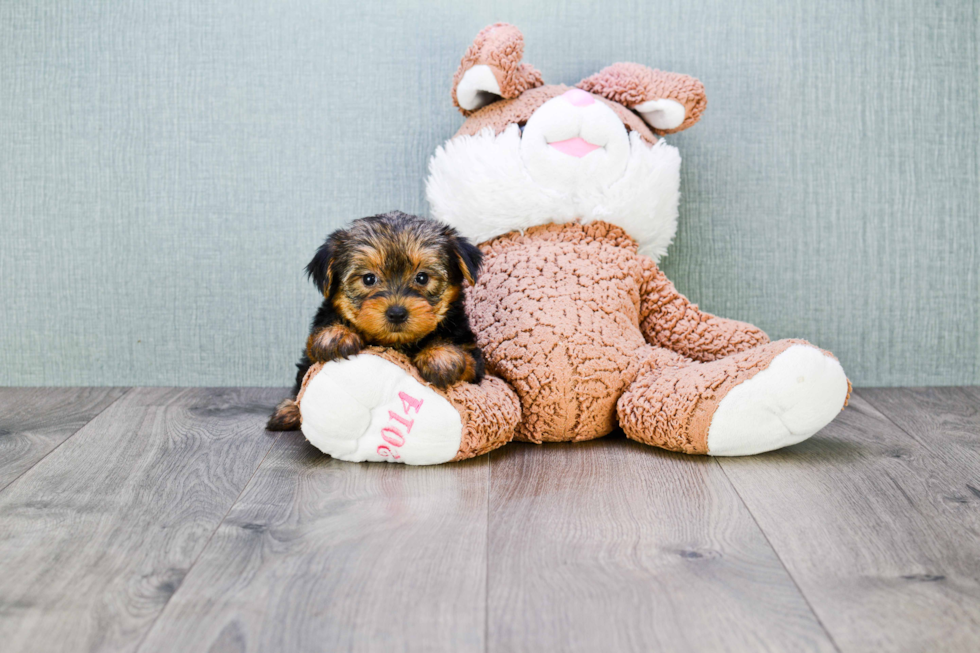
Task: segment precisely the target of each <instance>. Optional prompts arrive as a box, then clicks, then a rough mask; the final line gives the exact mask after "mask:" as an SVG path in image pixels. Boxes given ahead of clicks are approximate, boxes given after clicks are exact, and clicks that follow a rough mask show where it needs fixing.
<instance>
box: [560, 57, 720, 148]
mask: <svg viewBox="0 0 980 653" xmlns="http://www.w3.org/2000/svg"><path fill="white" fill-rule="evenodd" d="M577 86H578V88H580V89H582V90H583V91H588V92H590V93H595V94H596V95H601V96H603V97H605V98H607V99H609V100H612V101H613V102H618V103H619V104H622V105H625V106H627V107H629V108H631V109H632V108H633V107H635V106H636V105H638V104H642V103H643V102H646V101H648V100H659V99H667V100H674V101H676V102H679V103H681V104H682V105H684V110H685V114H684V122H682V123H681V124H680V126H678V127H676V128H674V129H657V130H655V131H656V133H658V134H673V133H675V132H679V131H681V130H684V129H687V128H688V127H690V126H691V125H693V124H694V123H696V122H697V121H698V120H700V119H701V114H702V113H703V112H704V109H705V107H707V106H708V98H707V96H706V95H705V92H704V84H702V83H701V82H700V81H699V80H697V79H695V78H693V77H689V76H688V75H681V74H678V73H668V72H664V71H662V70H654V69H650V68H647V67H646V66H644V65H641V64H638V63H615V64H613V65H611V66H607V67H606V68H603V69H602V70H601V71H599V72H597V73H596V74H595V75H592V76H591V77H587V78H585V79H583V80H582V81H581V82H579V83H578V84H577Z"/></svg>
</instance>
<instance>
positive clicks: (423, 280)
mask: <svg viewBox="0 0 980 653" xmlns="http://www.w3.org/2000/svg"><path fill="white" fill-rule="evenodd" d="M415 283H417V284H419V285H420V286H424V285H425V284H427V283H429V275H427V274H426V273H425V272H419V273H418V274H416V275H415Z"/></svg>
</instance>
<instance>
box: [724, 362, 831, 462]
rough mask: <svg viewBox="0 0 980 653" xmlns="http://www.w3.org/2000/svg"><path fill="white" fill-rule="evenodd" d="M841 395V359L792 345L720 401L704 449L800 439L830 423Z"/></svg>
mask: <svg viewBox="0 0 980 653" xmlns="http://www.w3.org/2000/svg"><path fill="white" fill-rule="evenodd" d="M846 398H847V376H846V375H845V374H844V369H843V368H842V367H841V365H840V363H838V362H837V360H835V359H834V358H831V357H830V356H827V355H826V354H824V353H823V352H822V351H820V350H819V349H817V348H816V347H809V346H807V345H793V346H792V347H790V348H788V349H787V350H786V351H784V352H782V353H781V354H779V355H777V356H776V357H775V358H774V359H773V360H772V362H771V363H769V367H767V368H766V369H764V370H762V371H761V372H759V373H758V374H756V375H755V376H753V377H752V378H751V379H749V380H748V381H745V382H744V383H741V384H739V385H737V386H735V387H734V388H732V389H731V390H730V391H729V392H728V394H727V395H725V397H724V398H723V399H722V400H721V402H720V403H719V404H718V408H717V410H716V411H715V414H714V416H713V417H712V418H711V426H710V427H709V429H708V453H709V454H710V455H712V456H750V455H752V454H757V453H762V452H764V451H772V450H773V449H779V448H781V447H788V446H790V445H793V444H796V443H798V442H802V441H803V440H806V439H807V438H808V437H810V436H811V435H813V434H814V433H816V432H817V431H819V430H820V429H822V428H823V427H824V426H826V425H827V424H829V423H830V421H831V420H833V419H834V417H836V416H837V415H838V414H839V413H840V410H841V408H843V406H844V401H845V400H846Z"/></svg>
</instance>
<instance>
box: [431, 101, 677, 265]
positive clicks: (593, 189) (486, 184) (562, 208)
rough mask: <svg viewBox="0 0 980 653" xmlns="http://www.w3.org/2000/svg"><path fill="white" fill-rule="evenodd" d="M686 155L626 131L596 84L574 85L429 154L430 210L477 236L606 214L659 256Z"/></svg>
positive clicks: (670, 229) (672, 221) (672, 228)
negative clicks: (527, 112)
mask: <svg viewBox="0 0 980 653" xmlns="http://www.w3.org/2000/svg"><path fill="white" fill-rule="evenodd" d="M680 161H681V160H680V155H679V153H678V152H677V149H676V148H674V147H672V146H670V145H667V144H666V143H665V142H664V141H663V140H660V141H658V142H657V144H656V145H652V146H651V145H650V144H649V143H647V142H646V141H644V140H643V139H642V138H640V136H639V135H638V134H636V133H632V132H631V133H627V131H626V128H625V126H624V125H623V123H622V121H621V120H620V119H619V117H618V116H617V115H616V114H615V113H614V112H613V110H612V109H610V108H609V107H608V106H607V105H606V104H605V103H603V102H601V101H599V100H597V99H595V98H594V96H592V95H591V94H590V93H586V92H585V91H581V90H579V89H571V90H569V91H568V92H567V93H565V94H564V95H560V96H558V97H554V98H552V99H550V100H548V101H547V102H545V103H544V104H543V105H541V106H540V107H539V108H538V109H537V110H536V111H535V112H534V113H533V114H532V115H531V117H530V119H529V120H528V121H527V124H526V125H525V126H524V129H523V134H522V130H521V128H520V127H519V126H518V125H517V124H511V125H509V126H508V127H507V128H506V129H505V130H504V131H503V132H501V133H500V134H494V133H493V130H492V129H491V128H487V129H484V130H483V131H481V132H480V133H478V134H476V135H474V136H457V137H455V138H453V139H451V140H449V141H448V142H446V144H445V145H443V146H442V147H440V148H438V149H437V150H436V153H435V154H434V155H433V156H432V159H431V160H430V161H429V178H428V180H427V182H426V196H427V198H428V200H429V204H430V206H431V208H432V215H433V217H435V218H437V219H439V220H442V221H444V222H446V223H448V224H450V225H452V226H453V227H455V228H456V229H457V230H459V231H460V233H462V234H463V235H464V236H466V237H468V238H470V239H471V240H472V241H473V242H477V243H480V242H484V241H486V240H489V239H491V238H494V237H496V236H499V235H502V234H505V233H507V232H509V231H514V230H515V229H525V228H527V227H532V226H536V225H542V224H548V223H567V222H581V223H588V222H591V221H593V220H604V221H606V222H610V223H613V224H616V225H618V226H620V227H622V228H623V229H625V230H626V232H627V233H629V234H630V235H631V236H633V238H635V239H636V240H637V241H638V243H639V245H640V252H641V253H643V254H646V255H648V256H651V257H653V258H654V259H659V258H660V257H661V256H663V254H664V253H665V252H666V250H667V246H668V245H669V244H670V242H671V240H673V237H674V233H675V232H676V229H677V204H678V199H679V194H680V193H679V186H680Z"/></svg>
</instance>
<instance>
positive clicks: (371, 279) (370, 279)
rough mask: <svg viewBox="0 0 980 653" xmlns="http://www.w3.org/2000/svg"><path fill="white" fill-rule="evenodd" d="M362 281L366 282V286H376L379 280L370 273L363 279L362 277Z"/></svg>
mask: <svg viewBox="0 0 980 653" xmlns="http://www.w3.org/2000/svg"><path fill="white" fill-rule="evenodd" d="M361 281H363V282H364V285H365V286H373V285H374V284H376V283H378V278H377V277H376V276H374V275H373V274H371V273H370V272H368V273H367V274H365V275H364V276H363V277H361Z"/></svg>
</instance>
